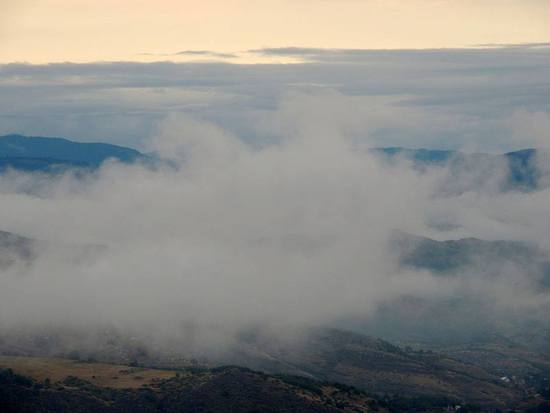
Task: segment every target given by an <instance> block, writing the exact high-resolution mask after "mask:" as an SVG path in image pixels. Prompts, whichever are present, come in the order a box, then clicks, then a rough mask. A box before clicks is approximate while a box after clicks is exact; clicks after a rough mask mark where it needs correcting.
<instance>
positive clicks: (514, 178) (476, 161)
mask: <svg viewBox="0 0 550 413" xmlns="http://www.w3.org/2000/svg"><path fill="white" fill-rule="evenodd" d="M371 152H372V153H374V154H376V155H379V156H381V157H382V159H384V160H386V161H389V162H395V161H398V160H406V161H409V162H412V164H413V167H414V168H415V169H417V170H420V171H427V170H429V169H430V168H434V167H440V168H443V167H445V168H448V169H449V175H450V177H449V178H450V179H449V182H451V183H452V188H451V189H452V190H454V191H458V192H461V191H464V190H472V189H479V188H480V187H482V186H484V185H487V184H488V183H491V182H493V181H494V180H495V179H498V184H499V186H500V189H501V190H503V191H511V190H519V191H533V190H537V189H540V188H541V187H544V186H546V184H547V182H546V179H545V178H546V175H547V173H546V172H545V171H543V170H541V168H540V164H541V163H542V162H541V159H545V160H546V159H548V156H549V154H548V153H547V152H545V151H541V150H537V149H524V150H519V151H514V152H508V153H504V154H498V155H494V154H487V153H464V152H459V151H453V150H433V149H407V148H401V147H389V148H374V149H372V150H371ZM457 182H458V183H459V184H458V185H457Z"/></svg>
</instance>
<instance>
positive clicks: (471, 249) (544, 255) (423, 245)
mask: <svg viewBox="0 0 550 413" xmlns="http://www.w3.org/2000/svg"><path fill="white" fill-rule="evenodd" d="M392 235H393V236H392V239H391V246H392V247H393V250H394V251H396V252H397V255H398V258H399V262H400V264H401V265H402V266H405V267H412V268H416V269H426V270H430V271H431V272H433V273H435V274H436V275H445V274H447V275H449V274H457V273H460V272H473V271H472V270H473V269H475V270H477V274H478V275H479V273H480V272H482V273H483V274H485V275H487V274H490V273H493V274H494V273H496V272H498V271H500V270H501V269H502V268H504V267H508V268H512V267H515V268H519V269H521V270H522V271H524V272H526V273H527V274H529V275H531V276H532V277H534V278H535V279H538V281H540V283H541V286H543V287H550V254H549V253H548V252H546V251H543V250H541V249H540V248H539V247H537V246H536V245H534V244H531V243H527V242H521V241H506V240H493V241H487V240H481V239H477V238H462V239H457V240H444V241H437V240H434V239H431V238H426V237H420V236H416V235H412V234H408V233H405V232H401V231H395V232H394V233H393V234H392ZM481 263H482V264H483V265H480V264H481ZM489 263H490V264H489Z"/></svg>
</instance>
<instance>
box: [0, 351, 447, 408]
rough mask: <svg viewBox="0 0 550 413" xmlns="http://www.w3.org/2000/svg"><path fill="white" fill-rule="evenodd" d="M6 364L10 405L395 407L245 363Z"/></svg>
mask: <svg viewBox="0 0 550 413" xmlns="http://www.w3.org/2000/svg"><path fill="white" fill-rule="evenodd" d="M0 366H4V367H6V366H9V367H10V368H9V369H3V370H2V369H0V411H2V412H4V413H15V412H18V413H19V412H21V413H22V412H34V413H45V412H48V413H49V412H52V413H53V412H55V413H65V412H67V413H69V412H71V413H73V412H81V413H88V412H89V413H92V412H93V413H126V412H130V411H131V412H136V413H140V412H143V413H145V412H147V413H154V412H159V413H160V412H162V413H171V412H174V413H175V412H203V413H209V412H210V413H231V412H235V413H241V412H244V413H259V412H262V413H287V412H288V413H290V412H293V413H353V412H355V413H362V412H363V413H367V412H374V411H377V412H380V413H384V412H388V411H389V410H387V409H386V408H385V407H384V403H379V402H377V401H376V400H375V399H373V398H371V397H368V396H367V395H366V394H364V393H363V392H361V391H358V390H357V389H354V388H350V387H349V386H342V385H337V384H329V383H323V382H317V381H314V380H310V379H306V378H301V377H292V376H271V375H267V374H264V373H259V372H255V371H251V370H248V369H244V368H239V367H223V368H216V369H180V370H178V371H163V370H152V369H145V368H136V367H130V366H122V365H107V364H100V363H90V362H88V363H79V362H74V361H70V360H61V359H36V358H29V357H23V358H22V357H15V358H14V357H0ZM14 370H15V373H14ZM22 374H25V375H22ZM448 405H450V401H448V402H446V403H445V405H444V406H445V407H446V406H448ZM392 411H393V412H398V411H403V410H397V409H392Z"/></svg>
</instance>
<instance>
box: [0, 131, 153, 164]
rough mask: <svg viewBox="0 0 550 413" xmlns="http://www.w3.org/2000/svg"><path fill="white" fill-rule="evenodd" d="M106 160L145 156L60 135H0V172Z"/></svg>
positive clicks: (142, 158) (121, 160)
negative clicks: (60, 136)
mask: <svg viewBox="0 0 550 413" xmlns="http://www.w3.org/2000/svg"><path fill="white" fill-rule="evenodd" d="M107 159H115V160H118V161H120V162H124V163H133V162H136V161H139V160H145V159H147V156H146V155H144V154H142V153H141V152H139V151H137V150H135V149H131V148H127V147H124V146H118V145H112V144H108V143H89V142H74V141H71V140H68V139H63V138H46V137H36V136H34V137H27V136H22V135H6V136H0V171H2V170H6V169H8V168H12V169H16V170H23V171H28V172H35V171H41V172H55V171H58V170H61V171H63V170H66V169H70V168H97V167H99V166H100V165H101V164H102V163H103V162H105V161H106V160H107Z"/></svg>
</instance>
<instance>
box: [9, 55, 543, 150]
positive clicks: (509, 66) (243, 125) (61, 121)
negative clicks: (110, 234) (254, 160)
mask: <svg viewBox="0 0 550 413" xmlns="http://www.w3.org/2000/svg"><path fill="white" fill-rule="evenodd" d="M191 52H192V53H201V54H202V53H204V55H202V56H205V55H206V54H207V53H208V52H206V51H198V52H197V51H191ZM191 52H185V53H191ZM256 52H257V53H261V54H264V55H269V56H281V57H282V58H287V57H290V58H296V59H299V60H302V59H305V60H306V61H307V63H301V64H251V65H240V64H224V63H181V64H176V63H168V62H159V63H149V64H140V63H123V62H121V63H90V64H70V63H67V64H51V65H26V64H8V65H2V66H0V105H1V106H2V108H3V111H2V113H1V114H0V134H8V133H21V134H27V135H37V136H63V137H68V138H72V139H76V140H87V141H90V140H94V141H96V140H98V141H108V142H115V143H119V144H124V145H128V146H132V147H138V148H141V149H143V148H145V147H146V145H147V141H148V138H149V137H150V136H151V135H153V134H155V130H156V128H158V127H159V125H160V123H161V122H163V120H164V118H165V117H166V115H167V114H168V113H172V114H175V115H184V116H192V117H198V118H202V119H205V120H207V121H209V122H212V123H214V124H217V125H218V126H219V127H221V128H222V129H224V130H227V131H230V132H231V133H233V134H235V135H237V136H239V137H240V138H242V139H243V140H245V141H246V142H253V143H255V144H260V145H261V144H263V143H266V142H267V143H271V142H272V141H273V138H274V134H275V132H274V131H273V130H272V128H279V126H278V125H279V123H278V121H277V117H279V113H278V107H279V103H280V102H281V100H285V99H286V96H294V95H310V96H313V97H315V100H316V101H318V102H319V104H320V105H325V106H327V107H328V106H329V105H332V106H333V107H334V108H335V109H334V110H336V111H337V112H338V114H339V115H338V116H340V117H341V116H344V117H346V119H348V120H350V122H351V123H352V124H353V126H354V130H353V131H350V132H353V134H354V135H355V138H357V139H364V138H365V137H366V136H368V137H369V139H370V141H371V142H372V144H373V145H374V146H405V147H428V148H438V149H456V148H462V149H466V150H469V151H490V152H503V151H507V150H513V149H521V148H526V147H533V146H541V145H542V146H547V144H548V141H549V137H548V132H547V129H548V128H546V125H547V123H548V122H547V119H548V116H549V113H550V100H549V98H548V96H550V83H549V81H548V72H549V70H550V54H549V53H548V51H547V50H546V49H543V48H531V49H526V48H495V49H456V50H445V49H443V50H401V51H400V50H393V51H391V50H378V51H376V50H360V49H359V50H345V49H311V48H277V49H261V50H257V51H256ZM337 107H341V108H346V111H349V114H345V113H344V112H345V111H344V110H343V109H338V108H337ZM333 117H334V116H333Z"/></svg>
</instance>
